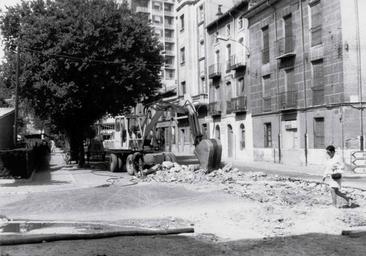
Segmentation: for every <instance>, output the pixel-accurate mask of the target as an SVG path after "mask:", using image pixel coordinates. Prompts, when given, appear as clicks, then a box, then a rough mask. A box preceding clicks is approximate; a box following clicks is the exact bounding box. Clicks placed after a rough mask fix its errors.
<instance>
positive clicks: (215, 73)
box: [208, 64, 221, 78]
mask: <svg viewBox="0 0 366 256" xmlns="http://www.w3.org/2000/svg"><path fill="white" fill-rule="evenodd" d="M208 76H209V78H219V77H221V70H220V64H213V65H210V66H209V67H208Z"/></svg>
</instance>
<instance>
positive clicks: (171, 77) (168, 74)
mask: <svg viewBox="0 0 366 256" xmlns="http://www.w3.org/2000/svg"><path fill="white" fill-rule="evenodd" d="M165 74H166V77H165V79H166V80H174V70H165Z"/></svg>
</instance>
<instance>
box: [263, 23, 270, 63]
mask: <svg viewBox="0 0 366 256" xmlns="http://www.w3.org/2000/svg"><path fill="white" fill-rule="evenodd" d="M262 45H263V48H262V64H266V63H268V62H269V31H268V26H265V27H264V28H262Z"/></svg>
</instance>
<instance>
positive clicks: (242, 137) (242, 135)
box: [240, 124, 245, 150]
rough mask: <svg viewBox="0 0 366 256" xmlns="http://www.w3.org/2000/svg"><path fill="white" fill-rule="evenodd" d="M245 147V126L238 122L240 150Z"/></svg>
mask: <svg viewBox="0 0 366 256" xmlns="http://www.w3.org/2000/svg"><path fill="white" fill-rule="evenodd" d="M244 148H245V126H244V124H240V150H243V149H244Z"/></svg>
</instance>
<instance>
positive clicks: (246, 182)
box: [141, 162, 366, 207]
mask: <svg viewBox="0 0 366 256" xmlns="http://www.w3.org/2000/svg"><path fill="white" fill-rule="evenodd" d="M143 174H144V176H143V178H141V180H142V181H144V182H168V183H188V184H217V185H222V186H223V189H224V190H225V191H226V192H228V193H230V194H234V195H237V196H239V197H244V198H248V199H251V200H255V201H258V202H261V203H266V202H271V203H274V204H276V205H282V206H290V207H295V206H298V205H299V204H300V205H303V206H313V205H319V204H320V205H327V204H329V203H330V199H329V193H330V192H329V187H328V186H327V185H326V184H324V183H322V182H320V181H319V182H316V181H307V180H302V179H296V178H290V177H281V176H278V175H268V174H266V173H264V172H258V171H255V172H252V171H249V172H248V171H246V172H243V171H240V170H239V169H237V168H233V166H232V164H230V163H229V164H227V165H225V166H224V167H223V168H221V169H218V170H214V171H212V172H210V173H206V172H205V170H202V169H199V167H198V166H195V165H190V166H186V165H179V164H178V163H172V162H163V163H162V164H158V165H155V166H153V167H152V168H150V169H148V170H144V171H143ZM346 192H349V193H351V194H352V195H353V197H354V198H355V200H356V201H358V200H366V193H363V192H361V191H356V190H353V189H346Z"/></svg>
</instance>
